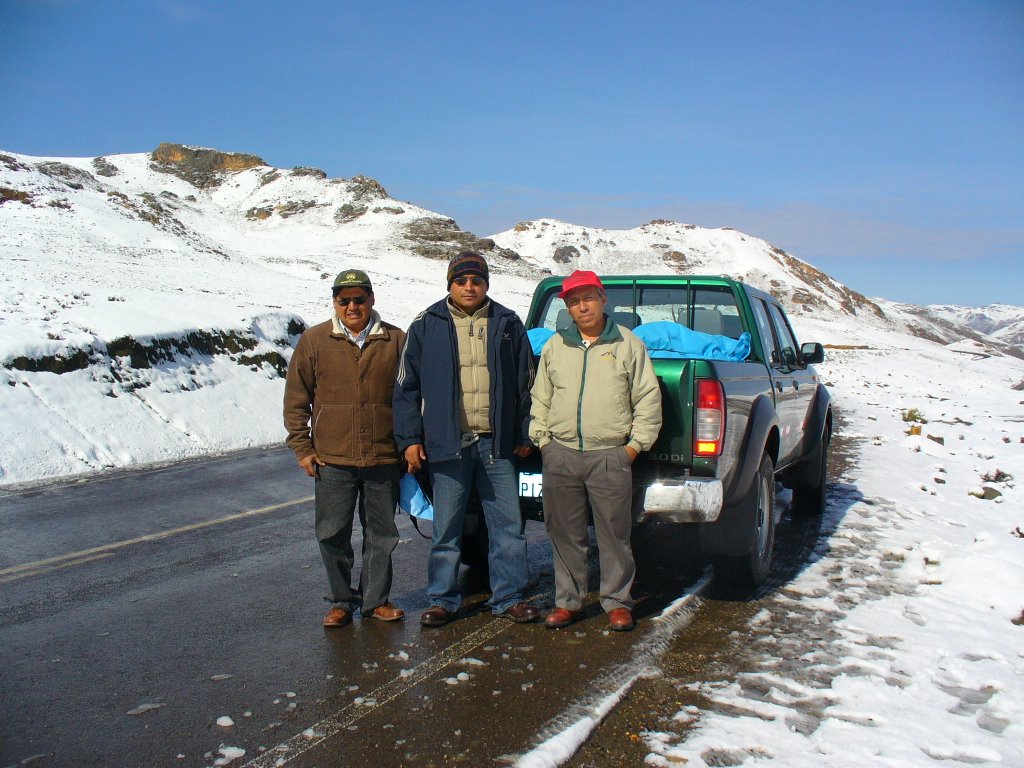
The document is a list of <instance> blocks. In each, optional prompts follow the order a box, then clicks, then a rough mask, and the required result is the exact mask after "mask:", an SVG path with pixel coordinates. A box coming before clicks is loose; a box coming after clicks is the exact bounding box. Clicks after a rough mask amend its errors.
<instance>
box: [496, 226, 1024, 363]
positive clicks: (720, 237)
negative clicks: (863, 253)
mask: <svg viewBox="0 0 1024 768" xmlns="http://www.w3.org/2000/svg"><path fill="white" fill-rule="evenodd" d="M491 239H493V240H494V241H495V242H496V243H497V244H498V245H499V246H502V247H504V248H506V249H508V250H511V251H515V252H517V253H518V254H520V255H521V256H522V257H523V258H524V259H525V260H526V261H528V262H530V263H533V264H536V265H537V266H538V267H541V268H543V269H547V270H550V271H552V272H553V273H556V274H558V273H567V272H569V271H571V270H572V269H591V270H594V271H596V272H609V273H610V272H615V273H629V272H632V273H637V274H672V273H679V274H727V275H729V276H730V277H735V278H737V279H739V280H743V281H744V282H747V283H750V284H751V285H754V286H756V287H758V288H761V289H762V290H765V291H767V292H769V293H771V294H773V295H776V296H778V297H779V298H780V299H781V300H782V301H783V302H784V303H785V304H786V305H787V307H788V308H789V311H790V314H792V315H794V316H800V315H807V316H822V315H824V316H829V315H832V316H835V317H854V318H857V320H858V321H859V322H864V323H868V324H870V325H872V326H876V327H882V328H887V329H890V330H895V331H899V332H903V333H909V334H912V335H914V336H917V337H920V338H925V339H929V340H932V341H935V342H938V343H942V344H949V343H955V342H957V341H959V340H960V339H964V338H967V339H970V340H972V341H975V342H977V343H979V344H981V345H983V346H984V345H989V346H991V347H992V348H993V349H998V350H1001V351H1003V352H1006V353H1009V354H1012V355H1015V356H1017V357H1022V358H1024V349H1022V346H1024V345H1022V343H1021V338H1020V336H1019V335H1014V334H1013V333H1012V332H1008V333H1000V334H998V335H995V334H993V335H991V336H990V335H988V334H989V332H988V331H986V330H985V328H986V327H988V326H986V325H984V324H982V323H980V322H977V311H976V315H975V320H976V322H975V323H974V324H971V323H968V322H967V320H966V319H964V318H967V317H968V316H970V313H969V311H965V312H964V313H962V314H961V315H957V314H956V313H953V312H943V311H933V310H934V308H929V307H918V306H916V305H912V304H902V303H897V302H893V301H889V300H886V299H870V298H868V297H866V296H864V295H863V294H860V293H858V292H856V291H854V290H851V289H850V288H848V287H847V286H845V285H843V284H842V283H840V282H839V281H837V280H835V279H833V278H831V277H829V276H828V275H827V274H825V273H824V272H822V271H821V270H819V269H817V268H816V267H814V266H812V265H811V264H809V263H807V262H805V261H802V260H801V259H798V258H796V257H795V256H792V255H791V254H789V253H787V252H786V251H784V250H782V249H781V248H779V247H777V246H774V245H772V244H771V243H769V242H767V241H765V240H762V239H760V238H757V237H753V236H751V235H747V234H745V233H743V232H739V231H737V230H735V229H732V228H730V227H723V228H720V229H705V228H703V227H698V226H696V225H693V224H680V223H677V222H673V221H665V220H655V221H651V222H649V223H648V224H645V225H643V226H641V227H637V228H635V229H629V230H606V229H597V228H592V227H582V226H578V225H575V224H568V223H565V222H561V221H557V220H554V219H539V220H537V221H525V222H521V223H519V224H518V225H516V226H515V227H514V228H513V229H511V230H508V231H505V232H501V233H498V234H495V235H491ZM1002 317H1003V320H1002V325H1001V326H1000V327H1007V328H1011V329H1012V328H1018V329H1019V328H1021V327H1024V307H1008V306H1007V307H1005V312H1004V313H1003V314H1002ZM1015 323H1016V324H1015ZM993 327H994V326H993Z"/></svg>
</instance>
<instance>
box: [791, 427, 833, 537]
mask: <svg viewBox="0 0 1024 768" xmlns="http://www.w3.org/2000/svg"><path fill="white" fill-rule="evenodd" d="M828 443H829V435H828V434H825V435H822V437H821V445H820V447H819V449H818V456H817V457H816V458H815V459H814V461H813V462H811V466H810V467H808V468H807V474H806V475H805V476H804V478H802V479H801V480H799V481H797V482H795V483H794V484H793V514H794V515H799V516H800V517H814V516H816V515H820V514H821V513H822V512H824V511H825V488H826V485H827V477H826V475H827V472H828ZM808 478H809V479H808Z"/></svg>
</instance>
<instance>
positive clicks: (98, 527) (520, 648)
mask: <svg viewBox="0 0 1024 768" xmlns="http://www.w3.org/2000/svg"><path fill="white" fill-rule="evenodd" d="M312 490H313V489H312V482H311V481H310V480H309V479H308V478H306V477H305V476H304V475H303V474H302V473H301V472H300V471H299V470H298V469H297V468H296V466H295V463H294V459H293V457H292V455H291V453H290V452H288V451H285V450H279V449H269V450H253V451H248V452H242V453H239V454H233V455H228V456H223V457H218V458H215V459H208V460H199V461H190V462H187V463H184V464H177V465H173V466H169V467H163V468H159V469H151V470H145V471H139V472H129V473H120V474H118V475H112V476H105V477H100V478H97V479H94V480H91V481H88V482H81V483H68V484H62V485H55V486H51V487H49V488H35V489H31V490H28V491H20V492H15V493H0V526H2V529H3V531H4V535H3V540H2V543H0V598H2V599H0V702H2V703H0V707H2V709H0V766H13V765H19V764H22V763H24V764H30V765H35V766H210V765H215V764H226V761H228V760H229V759H231V758H234V759H233V760H231V762H230V764H231V765H232V766H243V765H248V766H273V765H288V766H322V767H324V768H326V767H329V766H341V765H344V766H363V765H366V766H381V765H383V766H391V765H395V766H441V765H503V764H511V763H513V762H515V759H516V757H517V756H518V755H521V754H522V753H524V752H528V751H529V750H530V749H531V748H533V747H534V746H536V745H537V744H538V743H540V742H541V741H543V740H544V739H545V738H547V737H549V736H553V735H555V734H556V733H558V732H559V731H560V730H562V729H563V728H565V727H567V726H569V725H571V724H572V723H573V722H574V721H575V720H576V719H578V718H579V717H580V716H581V715H582V714H586V713H589V712H590V711H591V710H592V708H593V706H594V705H595V704H596V703H597V702H599V701H601V700H602V699H604V698H605V697H607V696H609V695H612V694H613V693H614V692H615V691H616V690H617V689H618V688H620V687H621V688H623V689H628V691H629V693H628V695H627V696H626V697H625V699H624V700H623V703H622V704H621V705H620V706H619V707H618V708H617V709H616V711H615V712H614V713H613V714H612V715H610V716H609V717H608V719H607V720H606V722H605V723H604V724H603V725H602V726H601V727H600V728H599V729H598V730H597V732H596V733H595V734H594V735H593V737H592V738H591V739H590V740H589V741H588V743H587V744H586V745H585V746H584V747H583V749H582V750H581V751H580V752H579V754H578V755H577V756H576V758H574V762H572V763H570V764H572V765H595V766H618V765H631V764H635V765H640V764H642V761H643V757H644V755H645V754H646V750H644V749H643V748H642V744H641V743H638V741H639V740H638V739H637V738H636V732H637V730H639V728H640V727H641V725H643V724H644V723H645V722H647V721H651V720H652V719H655V720H656V719H657V718H659V717H665V716H669V717H670V716H671V715H672V714H673V713H674V712H676V711H678V708H679V707H678V706H676V704H678V703H679V693H678V691H679V688H678V687H677V686H676V685H674V684H670V682H668V680H669V679H671V680H672V681H676V682H677V681H678V679H679V678H680V675H681V673H680V671H679V670H680V669H684V668H685V669H686V670H690V671H691V672H692V674H693V675H694V676H696V677H700V676H702V675H704V674H706V667H707V666H708V665H713V664H715V663H716V660H717V661H719V662H720V661H721V659H722V654H723V649H726V648H728V647H729V642H728V639H729V638H730V637H734V636H735V635H736V633H737V632H738V631H740V630H743V631H747V630H749V625H750V619H751V617H752V616H753V615H754V614H755V613H756V612H757V610H758V605H757V596H751V599H748V600H743V601H739V602H736V601H726V600H721V599H719V598H716V596H715V594H714V588H713V587H712V588H710V589H705V586H706V584H707V578H706V576H705V574H704V563H703V562H702V561H701V558H700V557H699V555H698V554H697V544H696V539H695V536H694V532H693V531H690V530H688V529H686V528H681V527H676V526H670V525H669V526H665V525H660V526H647V527H645V528H642V529H639V534H638V538H637V541H636V545H635V546H636V551H637V560H638V564H639V578H638V586H637V589H636V594H637V597H638V603H637V611H636V613H637V617H638V619H639V624H638V627H637V630H636V631H634V632H632V633H614V632H609V631H608V630H607V628H606V622H605V620H604V618H603V615H602V614H601V611H600V608H599V607H598V606H597V605H596V604H591V605H590V606H589V615H588V618H587V619H586V620H584V621H582V622H580V623H578V624H575V625H573V626H572V627H570V628H568V629H565V630H558V631H552V630H547V629H545V628H543V627H542V626H540V625H519V624H514V623H512V622H510V621H508V620H506V619H501V618H496V617H492V616H491V615H490V613H489V611H488V610H487V608H486V606H485V605H484V603H485V601H486V599H487V597H488V595H487V589H486V584H483V583H481V582H480V574H477V573H475V572H473V571H470V570H468V569H466V570H464V571H463V587H464V592H465V594H466V595H467V598H466V601H467V606H466V607H465V608H464V611H463V614H464V618H461V619H460V620H458V621H456V622H454V623H452V624H449V625H448V626H445V627H441V628H438V629H424V628H421V627H420V625H419V622H418V616H419V614H420V612H422V611H423V610H425V609H426V608H427V607H428V601H427V598H426V594H425V577H426V555H427V550H428V547H427V542H426V540H424V539H422V538H421V537H420V536H419V535H418V534H417V533H416V531H415V530H413V528H412V526H411V525H410V524H409V522H408V518H407V517H404V516H403V517H401V518H400V522H399V531H400V534H401V537H402V541H401V543H400V545H399V547H398V549H397V550H396V552H395V580H394V584H395V586H394V589H393V591H392V599H393V601H394V602H396V603H398V604H399V605H401V606H402V607H403V608H404V609H405V610H406V612H407V615H408V618H407V619H406V620H405V621H403V622H394V623H384V622H379V621H375V620H366V621H364V620H361V619H360V618H358V617H357V618H356V619H355V621H354V623H353V624H352V625H350V626H348V627H344V628H341V629H331V630H325V629H324V628H323V627H322V626H321V620H322V617H323V614H324V612H325V611H326V608H327V604H326V603H325V602H323V601H322V600H321V596H322V595H323V594H324V592H325V584H324V581H325V580H324V576H323V572H322V566H321V562H320V557H319V552H318V550H317V547H316V541H315V538H314V536H313V507H312V499H311V496H312ZM357 528H358V526H357ZM527 535H528V537H529V540H530V581H531V584H530V591H529V596H528V597H529V599H530V600H532V601H533V602H534V604H536V605H538V607H540V608H541V610H542V612H546V610H548V609H549V608H551V607H552V605H553V603H552V596H553V585H552V581H551V564H550V558H551V554H550V548H549V546H548V544H547V541H546V537H545V535H544V531H543V527H542V526H541V525H540V524H537V523H530V524H528V525H527ZM778 535H779V537H780V543H779V544H778V546H780V547H781V549H782V550H783V556H782V557H781V558H780V559H779V561H780V563H781V565H778V566H777V567H776V570H775V576H774V578H775V582H776V584H777V583H779V582H780V581H784V580H785V579H787V578H791V577H792V575H793V573H795V572H796V570H798V569H799V567H800V563H801V562H802V558H806V557H807V555H808V552H809V551H810V548H811V546H812V545H813V542H814V541H816V540H817V537H818V532H817V530H816V527H815V526H814V525H808V524H805V523H803V522H801V523H799V524H789V525H784V526H782V527H781V528H780V529H779V534H778ZM787 542H788V543H787ZM354 547H355V549H356V551H358V550H359V542H358V540H356V541H354ZM594 571H596V568H592V576H596V574H594V573H593V572H594ZM592 587H596V583H593V584H592ZM700 590H704V595H703V596H696V593H697V592H698V591H700ZM680 598H681V599H680ZM674 603H678V604H679V605H680V606H681V607H678V608H676V609H673V610H672V611H669V616H668V617H667V618H655V617H657V616H659V614H662V612H663V611H664V610H665V608H666V606H669V605H672V604H674ZM666 665H672V666H671V673H672V677H671V678H669V677H668V676H667V675H666V674H664V670H666V669H669V667H667V666H666ZM659 670H662V671H661V672H659ZM723 670H724V671H722V674H728V673H729V672H728V665H726V667H723ZM644 675H653V676H651V677H645V676H644ZM638 676H639V677H640V680H639V682H636V680H637V678H638ZM224 717H228V718H230V719H231V722H232V723H233V724H230V725H218V724H217V723H218V719H219V718H224ZM221 722H227V721H223V720H222V721H221ZM242 750H244V753H242ZM218 761H220V762H219V763H218Z"/></svg>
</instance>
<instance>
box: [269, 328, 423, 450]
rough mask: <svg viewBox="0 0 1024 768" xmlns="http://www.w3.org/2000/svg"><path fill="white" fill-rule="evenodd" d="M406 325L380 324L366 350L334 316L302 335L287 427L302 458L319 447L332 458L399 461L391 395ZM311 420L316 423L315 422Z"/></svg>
mask: <svg viewBox="0 0 1024 768" xmlns="http://www.w3.org/2000/svg"><path fill="white" fill-rule="evenodd" d="M404 345H405V331H403V330H401V329H400V328H398V327H397V326H394V325H391V324H390V323H385V322H381V323H379V325H377V326H376V327H374V328H373V329H372V330H371V332H370V334H369V336H367V338H366V343H365V344H364V345H363V348H362V349H360V348H359V347H358V346H356V345H355V344H354V343H353V342H351V341H350V340H349V339H348V338H347V337H346V336H344V335H343V334H337V333H334V326H333V323H332V322H331V321H330V320H328V321H327V322H324V323H320V324H319V325H314V326H313V327H312V328H309V329H307V330H306V331H305V333H303V334H302V336H301V337H300V338H299V343H298V344H297V345H296V347H295V351H294V352H293V353H292V359H291V362H290V363H289V365H288V377H287V379H286V380H285V388H284V426H285V429H287V430H288V439H287V444H288V447H289V448H291V449H292V451H294V452H295V458H296V459H299V460H302V459H304V458H305V457H307V456H309V455H311V454H312V453H313V452H314V451H315V452H316V453H317V455H318V456H320V458H321V459H323V460H324V461H326V462H327V463H328V464H341V465H343V466H357V467H368V466H375V465H378V464H397V463H398V461H399V456H398V448H397V446H396V445H395V434H394V425H393V420H392V416H391V396H392V393H393V392H394V387H395V374H396V372H397V370H398V361H399V358H400V356H401V354H402V347H403V346H404ZM311 425H312V426H311Z"/></svg>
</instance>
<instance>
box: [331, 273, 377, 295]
mask: <svg viewBox="0 0 1024 768" xmlns="http://www.w3.org/2000/svg"><path fill="white" fill-rule="evenodd" d="M339 288H365V289H366V290H368V291H370V292H371V293H372V292H373V285H371V284H370V277H369V275H367V274H366V273H365V272H363V270H361V269H346V270H345V271H344V272H339V273H338V276H337V277H336V278H334V285H333V286H331V289H332V290H335V291H336V290H338V289H339Z"/></svg>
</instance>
